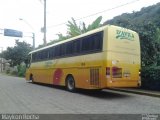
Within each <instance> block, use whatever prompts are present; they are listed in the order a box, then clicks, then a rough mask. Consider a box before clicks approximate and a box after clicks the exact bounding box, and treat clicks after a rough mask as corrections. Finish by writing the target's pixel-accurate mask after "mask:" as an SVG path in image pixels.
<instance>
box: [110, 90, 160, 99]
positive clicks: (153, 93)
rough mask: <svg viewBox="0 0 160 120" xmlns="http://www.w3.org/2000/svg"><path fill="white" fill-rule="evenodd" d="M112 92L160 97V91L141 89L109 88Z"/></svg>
mask: <svg viewBox="0 0 160 120" xmlns="http://www.w3.org/2000/svg"><path fill="white" fill-rule="evenodd" d="M109 89H110V90H115V91H121V92H128V93H135V94H140V95H147V96H152V97H160V91H152V90H144V89H140V88H109Z"/></svg>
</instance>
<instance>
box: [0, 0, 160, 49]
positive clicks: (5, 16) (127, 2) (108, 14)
mask: <svg viewBox="0 0 160 120" xmlns="http://www.w3.org/2000/svg"><path fill="white" fill-rule="evenodd" d="M158 2H160V0H79V1H77V0H46V3H47V42H50V40H54V39H56V38H57V35H56V34H57V33H63V34H65V33H66V30H67V27H66V22H67V21H68V20H71V17H73V18H74V19H79V18H83V19H80V20H78V21H77V24H80V23H82V21H83V22H85V23H87V24H90V23H91V22H92V21H93V20H95V19H96V18H97V17H98V16H102V17H103V19H102V23H103V22H104V21H106V20H109V19H112V18H113V17H115V16H117V15H120V14H122V13H132V12H133V11H139V10H140V9H141V8H143V7H147V6H150V5H154V4H156V3H158ZM120 6H121V7H120ZM43 7H44V5H43V0H0V51H2V48H3V50H5V49H6V48H7V47H12V46H14V45H15V40H16V39H19V41H25V42H27V43H29V44H31V45H32V38H31V36H32V34H31V33H33V32H34V33H35V41H36V47H37V46H38V45H40V44H43V33H42V32H41V28H42V27H43V20H44V18H43V13H44V11H43ZM96 13H99V14H96ZM86 16H90V17H86ZM3 29H14V30H19V31H22V32H23V37H22V38H16V37H7V36H3Z"/></svg>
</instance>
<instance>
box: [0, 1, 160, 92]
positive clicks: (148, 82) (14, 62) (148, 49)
mask: <svg viewBox="0 0 160 120" xmlns="http://www.w3.org/2000/svg"><path fill="white" fill-rule="evenodd" d="M159 13H160V3H158V4H156V5H153V6H149V7H146V8H142V9H141V11H138V12H134V11H133V12H132V13H124V14H122V15H120V16H116V17H114V18H113V19H111V20H108V21H106V22H104V23H103V24H100V23H101V20H102V17H101V16H100V17H98V18H97V19H96V20H94V21H93V22H92V23H91V24H90V25H88V26H86V24H85V23H84V22H82V24H80V25H78V24H77V23H76V21H75V19H74V18H72V19H71V21H68V23H67V24H66V25H67V31H66V33H67V34H66V35H63V34H62V33H58V34H57V35H58V39H56V40H51V42H49V43H48V44H47V45H50V44H54V43H56V42H59V41H62V40H66V39H68V38H71V37H74V36H77V35H80V34H83V33H85V32H88V31H90V30H93V29H95V28H98V27H100V26H103V25H106V24H112V25H118V26H121V27H125V28H128V29H131V30H134V31H136V32H137V33H139V36H140V44H141V60H142V63H141V66H142V68H141V76H142V88H145V89H153V90H160V14H159ZM43 46H44V45H39V47H38V48H41V47H43ZM38 48H37V49H38ZM31 50H32V48H31V46H30V45H29V44H27V43H25V42H19V41H17V42H16V45H15V47H13V48H11V47H8V48H7V50H6V51H4V52H3V53H2V54H1V56H2V57H3V58H5V59H7V60H8V59H10V60H11V62H10V65H11V66H12V67H13V66H17V73H16V74H17V75H19V76H24V73H25V69H26V64H27V54H28V53H29V52H30V51H31ZM22 62H24V63H25V65H22Z"/></svg>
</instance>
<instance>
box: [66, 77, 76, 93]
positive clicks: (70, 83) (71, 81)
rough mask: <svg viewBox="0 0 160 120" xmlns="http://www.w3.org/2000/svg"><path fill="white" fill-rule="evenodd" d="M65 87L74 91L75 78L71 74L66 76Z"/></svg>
mask: <svg viewBox="0 0 160 120" xmlns="http://www.w3.org/2000/svg"><path fill="white" fill-rule="evenodd" d="M66 88H67V90H68V91H70V92H75V89H76V88H75V80H74V78H73V76H72V75H69V76H67V78H66Z"/></svg>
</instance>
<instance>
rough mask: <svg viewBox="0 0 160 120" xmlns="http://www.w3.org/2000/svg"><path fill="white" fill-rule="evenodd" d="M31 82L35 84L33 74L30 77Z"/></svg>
mask: <svg viewBox="0 0 160 120" xmlns="http://www.w3.org/2000/svg"><path fill="white" fill-rule="evenodd" d="M30 81H31V82H32V83H34V80H33V75H32V74H31V75H30Z"/></svg>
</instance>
